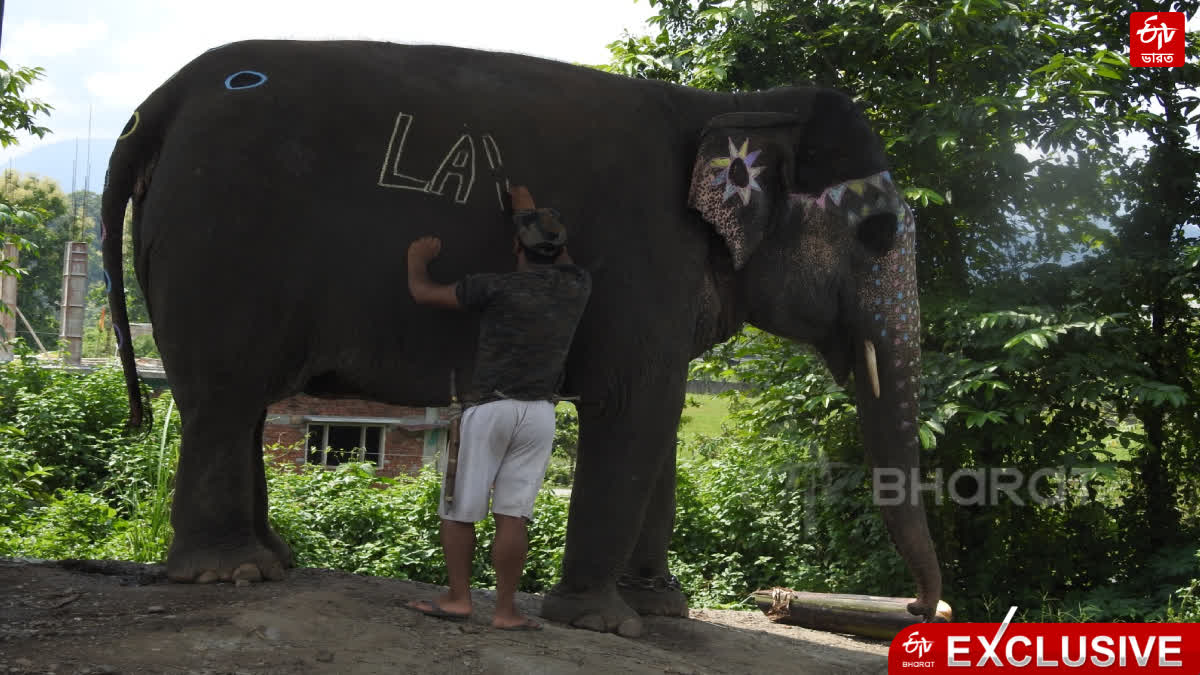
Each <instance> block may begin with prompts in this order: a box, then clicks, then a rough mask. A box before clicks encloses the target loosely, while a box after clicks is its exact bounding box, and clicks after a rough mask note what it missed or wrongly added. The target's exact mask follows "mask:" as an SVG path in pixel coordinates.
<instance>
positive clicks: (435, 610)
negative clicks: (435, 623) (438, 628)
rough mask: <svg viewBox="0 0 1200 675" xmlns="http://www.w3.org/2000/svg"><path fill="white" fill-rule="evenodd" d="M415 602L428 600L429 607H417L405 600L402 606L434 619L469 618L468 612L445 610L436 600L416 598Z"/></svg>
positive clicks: (464, 619) (454, 619)
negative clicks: (460, 612)
mask: <svg viewBox="0 0 1200 675" xmlns="http://www.w3.org/2000/svg"><path fill="white" fill-rule="evenodd" d="M416 602H428V603H429V609H422V608H421V607H417V606H416V605H414V604H412V603H407V602H406V603H404V606H405V607H407V608H408V609H411V610H412V611H414V612H420V613H422V614H424V615H425V616H432V617H433V618H435V619H445V620H446V621H466V620H467V619H469V618H471V615H470V614H469V613H468V614H458V613H455V612H447V611H446V610H444V609H442V608H441V607H440V606H439V605H438V604H437V600H417V601H416Z"/></svg>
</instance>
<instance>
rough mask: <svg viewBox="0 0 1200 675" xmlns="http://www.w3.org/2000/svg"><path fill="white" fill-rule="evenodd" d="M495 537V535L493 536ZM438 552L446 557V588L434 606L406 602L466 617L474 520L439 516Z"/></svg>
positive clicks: (423, 602) (414, 605)
mask: <svg viewBox="0 0 1200 675" xmlns="http://www.w3.org/2000/svg"><path fill="white" fill-rule="evenodd" d="M497 540H499V538H498V537H497ZM442 552H443V553H444V554H445V556H446V574H447V576H449V577H450V590H448V591H446V592H445V593H443V594H441V595H439V596H438V598H437V600H436V601H435V602H436V603H437V607H436V608H435V607H434V606H433V604H432V603H431V602H430V601H428V600H416V601H413V602H410V603H408V604H409V606H410V607H412V608H414V609H418V610H420V611H422V612H431V611H432V612H436V611H437V610H438V609H440V610H441V611H442V612H445V613H447V614H455V615H462V616H467V615H468V614H470V613H471V561H472V559H473V558H474V557H475V523H460V522H458V521H456V520H446V519H445V518H443V519H442Z"/></svg>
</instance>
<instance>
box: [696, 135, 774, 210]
mask: <svg viewBox="0 0 1200 675" xmlns="http://www.w3.org/2000/svg"><path fill="white" fill-rule="evenodd" d="M749 146H750V139H748V138H747V139H746V140H744V141H742V146H741V147H740V148H739V147H738V146H736V145H734V144H733V139H732V138H730V139H729V156H728V157H718V158H716V159H714V160H712V161H711V162H709V163H708V165H709V166H711V167H713V168H714V169H721V172H720V173H718V174H717V176H716V178H713V182H712V184H713V185H720V184H721V183H724V184H725V194H724V196H723V197H722V199H724V200H725V201H729V198H730V197H732V196H734V195H738V196H739V197H741V198H742V206H745V205H747V204H749V203H750V193H751V191H753V190H758V191H759V192H762V186H760V185H759V184H758V181H757V180H755V178H758V175H759V174H760V173H762V172H763V169H764V168H765V167H761V166H754V160H756V159H758V155H759V153H760V152H762V151H761V150H755V151H754V152H751V153H749V154H747V153H746V151H747V150H748V149H749Z"/></svg>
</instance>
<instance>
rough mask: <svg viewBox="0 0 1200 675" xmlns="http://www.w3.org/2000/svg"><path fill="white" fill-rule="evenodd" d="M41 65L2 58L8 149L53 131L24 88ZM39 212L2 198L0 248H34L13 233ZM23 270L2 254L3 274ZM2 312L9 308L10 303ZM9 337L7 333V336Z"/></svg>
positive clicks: (1, 111)
mask: <svg viewBox="0 0 1200 675" xmlns="http://www.w3.org/2000/svg"><path fill="white" fill-rule="evenodd" d="M2 15H3V6H2V5H0V19H2V18H3V16H2ZM42 73H43V71H42V69H41V68H17V69H13V68H11V67H9V65H8V64H7V63H5V62H4V61H0V147H3V148H7V147H9V146H11V145H13V144H15V143H16V142H17V136H16V134H17V133H18V132H22V131H23V132H26V133H28V134H31V135H34V136H37V137H38V138H41V137H43V136H45V135H46V134H47V133H49V132H50V130H49V129H47V128H45V127H43V126H39V125H38V124H37V118H38V117H39V116H41V115H45V114H47V113H49V112H50V110H51V107H50V106H49V105H46V104H45V103H42V102H41V101H38V100H36V99H29V98H26V97H25V96H24V92H25V87H27V86H29V85H30V84H32V83H33V81H34V80H36V79H38V78H40V77H41V76H42ZM38 218H39V214H37V213H35V212H32V211H29V210H26V209H22V208H19V207H15V206H14V205H12V204H10V203H8V202H7V201H4V200H2V199H0V228H2V230H0V248H2V247H3V245H4V244H15V245H16V247H17V250H18V251H28V250H31V243H30V242H28V241H26V240H25V239H23V238H21V237H20V236H19V235H17V234H15V233H13V230H14V229H15V228H30V227H34V226H35V225H36V223H37V222H38ZM21 273H22V271H21V270H19V269H17V268H14V267H13V266H12V264H11V263H10V261H9V260H7V259H4V258H3V257H2V256H0V275H2V276H19V275H20V274H21ZM0 311H5V312H8V311H10V310H9V309H8V307H7V306H4V307H0ZM6 337H7V336H6Z"/></svg>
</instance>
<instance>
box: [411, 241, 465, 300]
mask: <svg viewBox="0 0 1200 675" xmlns="http://www.w3.org/2000/svg"><path fill="white" fill-rule="evenodd" d="M441 250H442V242H441V240H440V239H438V238H437V237H421V238H420V239H418V240H416V241H414V242H413V243H412V244H411V245H410V246H409V247H408V292H409V293H411V294H412V297H413V300H416V301H417V304H420V305H430V306H432V307H441V308H443V309H460V308H461V307H462V306H461V305H459V304H458V293H457V292H456V288H457V286H458V284H439V283H435V282H434V281H433V280H432V279H430V278H429V269H428V268H429V261H431V260H433V259H434V258H436V257H437V256H438V253H439V252H441Z"/></svg>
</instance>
